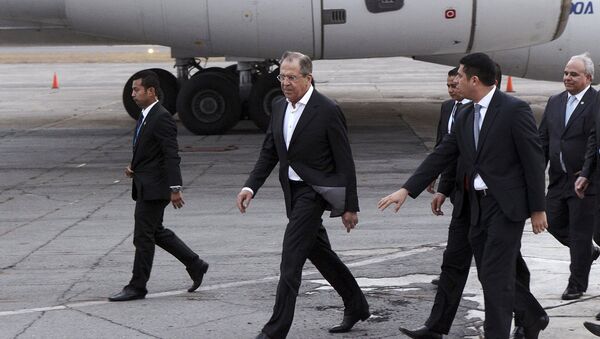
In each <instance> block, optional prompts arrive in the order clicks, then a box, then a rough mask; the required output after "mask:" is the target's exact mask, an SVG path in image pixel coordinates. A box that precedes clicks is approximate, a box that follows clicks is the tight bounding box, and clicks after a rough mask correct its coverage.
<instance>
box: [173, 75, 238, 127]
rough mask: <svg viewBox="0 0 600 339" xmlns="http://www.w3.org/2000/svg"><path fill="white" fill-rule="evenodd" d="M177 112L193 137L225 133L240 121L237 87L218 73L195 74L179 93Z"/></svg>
mask: <svg viewBox="0 0 600 339" xmlns="http://www.w3.org/2000/svg"><path fill="white" fill-rule="evenodd" d="M177 112H179V118H180V119H181V122H182V123H183V125H184V126H185V127H186V128H187V129H188V130H190V131H191V132H192V133H195V134H221V133H225V132H227V131H228V130H229V129H230V128H232V127H233V126H234V125H235V124H236V123H237V122H238V120H239V119H240V113H241V104H240V97H239V94H238V87H237V84H235V83H234V82H233V81H231V79H230V78H228V77H227V76H225V75H223V74H221V73H219V72H200V73H196V74H195V75H194V76H193V77H192V78H190V79H189V80H188V81H186V82H185V83H184V84H183V87H182V88H181V91H179V96H178V97H177Z"/></svg>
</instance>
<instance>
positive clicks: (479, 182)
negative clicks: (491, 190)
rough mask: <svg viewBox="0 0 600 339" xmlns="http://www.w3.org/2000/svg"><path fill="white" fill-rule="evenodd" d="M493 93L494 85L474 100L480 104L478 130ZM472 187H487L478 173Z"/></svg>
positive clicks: (476, 188) (477, 188)
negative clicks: (482, 95) (481, 96)
mask: <svg viewBox="0 0 600 339" xmlns="http://www.w3.org/2000/svg"><path fill="white" fill-rule="evenodd" d="M494 93H496V86H494V87H493V88H492V89H491V90H490V91H489V93H488V94H486V95H485V96H484V97H483V98H481V100H479V102H476V104H479V105H480V106H481V109H480V110H479V113H480V114H481V118H480V119H479V131H481V126H483V120H484V119H485V114H486V113H487V109H488V107H490V101H492V97H493V96H494ZM473 188H475V190H476V191H481V190H486V189H488V187H487V185H486V184H485V182H483V179H481V176H480V175H479V173H475V180H474V182H473Z"/></svg>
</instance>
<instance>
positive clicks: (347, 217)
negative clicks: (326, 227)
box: [342, 211, 358, 233]
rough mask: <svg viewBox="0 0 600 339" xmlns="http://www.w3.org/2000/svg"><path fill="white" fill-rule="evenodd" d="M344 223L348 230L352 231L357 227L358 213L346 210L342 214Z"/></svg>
mask: <svg viewBox="0 0 600 339" xmlns="http://www.w3.org/2000/svg"><path fill="white" fill-rule="evenodd" d="M342 223H343V224H344V227H346V232H348V233H350V231H351V230H352V229H353V228H354V227H356V225H357V224H358V213H356V212H350V211H346V212H344V214H342Z"/></svg>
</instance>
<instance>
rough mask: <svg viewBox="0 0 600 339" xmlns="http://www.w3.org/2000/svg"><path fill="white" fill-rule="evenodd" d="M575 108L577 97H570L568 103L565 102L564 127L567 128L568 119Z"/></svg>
mask: <svg viewBox="0 0 600 339" xmlns="http://www.w3.org/2000/svg"><path fill="white" fill-rule="evenodd" d="M575 107H577V97H576V96H574V95H571V96H570V97H569V101H567V110H566V111H565V126H567V123H568V122H569V119H570V118H571V114H573V111H574V110H575Z"/></svg>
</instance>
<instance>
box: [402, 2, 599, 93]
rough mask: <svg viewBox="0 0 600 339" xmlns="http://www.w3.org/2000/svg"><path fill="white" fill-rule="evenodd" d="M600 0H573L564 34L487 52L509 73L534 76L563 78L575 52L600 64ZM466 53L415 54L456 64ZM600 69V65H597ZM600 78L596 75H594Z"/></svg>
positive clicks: (530, 77) (429, 59)
mask: <svg viewBox="0 0 600 339" xmlns="http://www.w3.org/2000/svg"><path fill="white" fill-rule="evenodd" d="M599 11H600V0H580V1H573V3H572V5H571V11H570V18H569V23H568V25H567V27H566V28H565V31H564V32H563V34H562V35H561V36H560V37H559V38H558V39H556V40H554V41H551V42H548V43H545V44H541V45H536V46H529V47H524V48H517V49H510V50H504V51H495V52H494V51H489V52H488V54H489V55H490V56H491V57H492V59H494V60H495V61H496V62H498V64H500V66H501V67H502V72H503V73H505V74H507V75H512V76H517V77H521V78H527V79H534V80H548V81H562V76H563V69H564V67H565V65H566V63H567V61H569V59H570V58H571V57H572V56H573V55H576V54H581V53H584V52H590V54H591V56H592V60H595V64H596V67H600V45H599V44H597V43H595V42H594V39H595V37H597V36H600V25H599V24H598V23H599V22H600V18H599V17H598V16H599V15H600V12H599ZM463 55H464V54H446V55H427V56H415V57H414V58H415V59H417V60H422V61H428V62H433V63H437V64H444V65H451V66H455V65H457V64H458V61H459V60H460V58H461V57H462V56H463ZM597 69H600V68H597ZM594 82H595V83H596V82H597V79H594Z"/></svg>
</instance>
